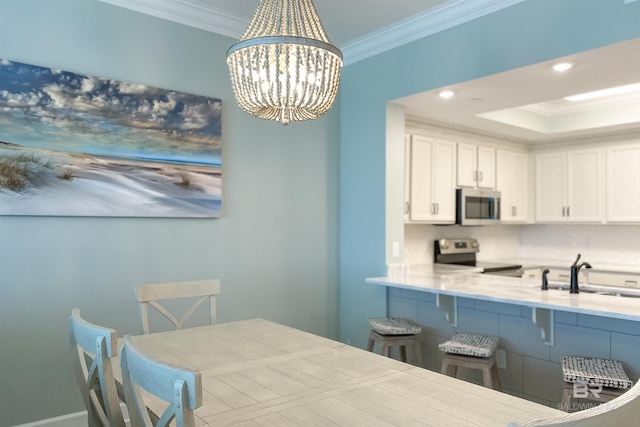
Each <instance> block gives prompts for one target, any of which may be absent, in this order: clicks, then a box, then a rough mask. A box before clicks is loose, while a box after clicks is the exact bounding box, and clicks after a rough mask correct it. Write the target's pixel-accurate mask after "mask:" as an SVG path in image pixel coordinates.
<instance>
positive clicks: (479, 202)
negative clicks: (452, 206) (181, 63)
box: [456, 188, 500, 225]
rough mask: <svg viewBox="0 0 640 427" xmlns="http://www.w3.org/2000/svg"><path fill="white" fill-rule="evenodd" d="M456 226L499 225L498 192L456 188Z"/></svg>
mask: <svg viewBox="0 0 640 427" xmlns="http://www.w3.org/2000/svg"><path fill="white" fill-rule="evenodd" d="M456 224H460V225H494V224H500V192H499V191H494V190H477V189H475V188H458V189H457V190H456Z"/></svg>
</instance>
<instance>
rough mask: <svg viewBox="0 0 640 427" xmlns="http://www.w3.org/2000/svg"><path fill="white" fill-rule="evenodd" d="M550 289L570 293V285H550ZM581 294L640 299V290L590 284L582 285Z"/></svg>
mask: <svg viewBox="0 0 640 427" xmlns="http://www.w3.org/2000/svg"><path fill="white" fill-rule="evenodd" d="M548 288H549V290H550V291H563V292H567V293H569V283H549V284H548ZM580 293H585V294H597V295H609V296H616V297H625V298H640V289H631V288H613V287H611V286H597V285H589V284H582V285H580Z"/></svg>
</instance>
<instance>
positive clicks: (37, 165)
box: [0, 143, 222, 217]
mask: <svg viewBox="0 0 640 427" xmlns="http://www.w3.org/2000/svg"><path fill="white" fill-rule="evenodd" d="M16 165H17V166H16ZM15 170H19V171H20V173H22V174H24V175H25V176H26V178H25V179H26V181H27V182H21V181H20V179H19V177H17V176H15V175H13V174H12V173H13V171H15ZM25 179H23V181H24V180H25ZM221 187H222V179H221V170H220V167H215V166H209V165H192V164H174V163H166V162H150V161H138V160H130V159H119V158H118V159H116V158H105V157H95V156H88V155H82V154H77V153H66V152H56V151H51V150H37V149H27V148H24V147H20V146H17V145H14V144H6V143H2V144H0V215H55V216H133V217H138V216H143V217H149V216H152V217H153V216H156V217H218V216H220V201H221V196H222V194H221V192H222V188H221Z"/></svg>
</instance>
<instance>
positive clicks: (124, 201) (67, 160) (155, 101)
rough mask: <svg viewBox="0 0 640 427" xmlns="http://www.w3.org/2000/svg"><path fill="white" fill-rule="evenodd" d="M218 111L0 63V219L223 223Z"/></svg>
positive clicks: (211, 102) (161, 92)
mask: <svg viewBox="0 0 640 427" xmlns="http://www.w3.org/2000/svg"><path fill="white" fill-rule="evenodd" d="M221 110H222V101H221V100H220V99H216V98H210V97H205V96H200V95H193V94H187V93H181V92H176V91H172V90H165V89H159V88H155V87H150V86H145V85H143V84H137V83H127V82H122V81H117V80H110V79H105V78H99V77H91V76H86V75H81V74H75V73H72V72H68V71H62V70H59V69H54V68H43V67H37V66H33V65H28V64H22V63H19V62H13V61H8V60H2V59H0V215H47V216H120V217H203V218H216V217H219V216H220V209H221V199H222V191H221V190H222V158H221V149H222V126H221V112H222V111H221Z"/></svg>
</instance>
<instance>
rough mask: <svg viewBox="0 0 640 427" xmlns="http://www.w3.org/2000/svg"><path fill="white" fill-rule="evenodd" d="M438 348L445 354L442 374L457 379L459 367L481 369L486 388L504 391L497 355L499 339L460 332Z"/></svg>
mask: <svg viewBox="0 0 640 427" xmlns="http://www.w3.org/2000/svg"><path fill="white" fill-rule="evenodd" d="M438 348H440V350H441V351H443V352H444V353H445V356H444V359H443V360H442V369H441V371H440V372H441V373H442V374H444V375H448V376H450V377H455V376H456V375H457V372H458V367H463V368H470V369H480V370H482V379H483V382H484V386H485V387H488V388H493V389H496V390H502V384H501V383H500V375H499V374H498V365H497V364H496V354H495V353H496V349H497V348H498V337H494V336H491V335H480V334H470V333H462V332H459V333H456V334H454V335H453V337H451V339H450V340H449V341H447V342H443V343H442V344H440V345H438Z"/></svg>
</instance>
